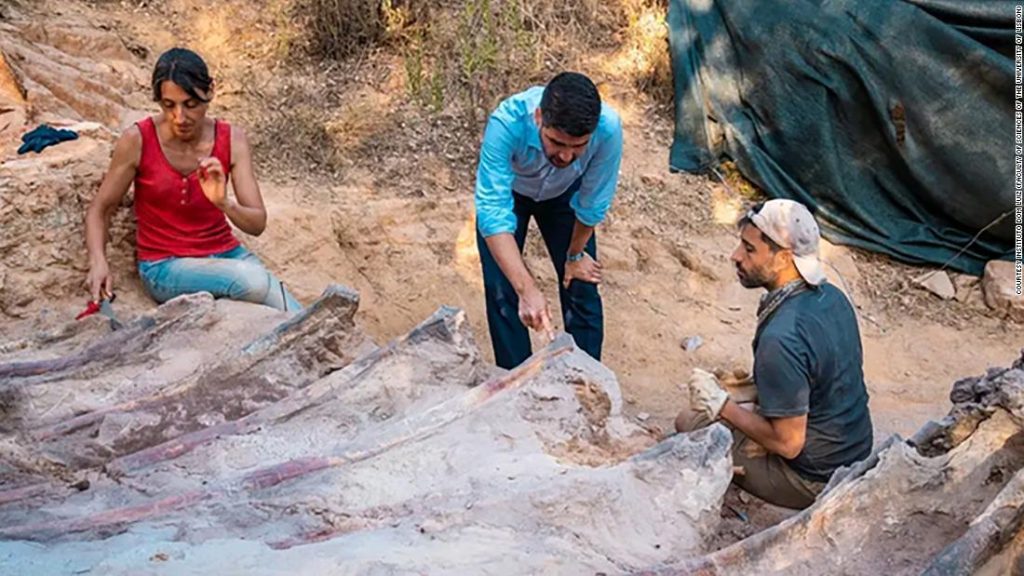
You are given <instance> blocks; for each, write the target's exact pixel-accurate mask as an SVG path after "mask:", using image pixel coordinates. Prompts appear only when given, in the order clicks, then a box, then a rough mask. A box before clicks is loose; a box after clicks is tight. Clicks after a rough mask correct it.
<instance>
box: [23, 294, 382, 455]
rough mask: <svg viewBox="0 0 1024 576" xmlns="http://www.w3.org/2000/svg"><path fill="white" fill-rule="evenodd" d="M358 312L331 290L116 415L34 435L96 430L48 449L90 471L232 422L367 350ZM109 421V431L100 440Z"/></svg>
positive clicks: (352, 298)
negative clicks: (220, 358) (91, 435)
mask: <svg viewBox="0 0 1024 576" xmlns="http://www.w3.org/2000/svg"><path fill="white" fill-rule="evenodd" d="M357 307H358V296H357V295H356V294H355V293H354V292H352V291H350V290H348V289H346V288H344V287H340V286H332V287H329V288H328V289H327V290H326V291H325V292H324V295H323V296H321V298H320V299H319V300H317V302H316V303H314V304H313V305H312V306H311V307H310V308H308V309H306V310H304V311H303V312H302V313H301V314H299V315H297V316H296V317H294V318H292V319H289V320H288V321H286V322H284V323H282V324H281V325H280V326H278V327H277V328H275V329H274V330H273V331H272V332H271V333H269V334H267V335H265V336H262V337H260V338H257V339H256V340H254V341H253V342H251V343H250V344H248V345H247V346H245V347H244V348H243V349H242V351H241V352H240V353H239V354H237V355H235V356H233V357H231V358H229V359H227V360H225V361H222V362H221V363H220V364H218V365H216V366H214V367H212V368H211V369H208V370H205V371H203V372H201V373H200V374H199V375H198V376H197V377H195V378H194V379H191V380H188V381H186V382H184V383H180V384H178V385H176V386H174V387H173V388H172V389H171V390H166V391H161V392H159V393H158V394H155V395H153V396H150V397H148V398H143V399H138V400H133V401H130V402H128V403H126V404H123V405H121V406H119V407H117V408H115V409H110V410H103V411H99V412H97V413H91V414H85V415H82V416H79V417H76V418H73V419H71V420H70V421H66V422H62V423H59V424H57V425H55V426H51V427H48V428H45V429H42V430H39V431H37V432H36V437H37V438H40V439H46V438H54V436H55V435H59V434H67V433H71V432H76V431H80V430H81V429H83V428H87V427H90V426H93V425H96V424H99V425H100V428H99V430H100V436H99V438H98V439H97V440H96V441H92V440H91V439H89V438H87V436H88V434H87V432H88V431H82V432H79V433H78V434H77V435H76V436H74V437H71V438H69V439H67V440H63V441H59V442H54V443H53V444H54V445H53V446H50V447H49V453H51V454H54V455H56V456H57V457H58V458H59V459H64V460H66V461H68V462H69V463H72V464H76V465H79V466H81V465H95V464H97V463H102V462H105V461H106V460H108V459H110V458H111V457H116V456H117V455H123V454H130V453H132V452H135V451H137V450H141V449H144V448H147V447H149V446H153V445H156V444H160V443H163V442H165V441H167V440H169V439H172V438H174V437H177V436H179V435H182V434H187V433H190V432H194V431H196V430H201V429H203V428H205V427H208V426H210V425H214V424H216V423H219V422H225V421H229V422H230V421H233V420H237V419H238V418H241V417H243V416H245V415H246V414H249V413H251V412H253V411H255V410H258V409H259V408H260V407H262V406H266V405H268V404H271V403H273V402H275V401H277V400H280V399H281V398H283V397H285V396H286V395H287V394H289V393H290V392H291V391H293V390H296V389H300V388H302V387H304V386H306V385H307V384H309V383H310V382H312V381H314V380H316V379H318V378H320V377H321V376H323V375H325V374H328V373H330V372H332V371H334V370H337V369H339V368H341V367H343V366H345V365H347V364H348V363H350V362H351V361H352V360H354V359H355V358H356V357H357V356H358V355H360V354H362V353H364V352H366V351H367V350H370V349H372V345H371V344H370V343H369V342H368V340H367V339H366V337H365V336H364V335H363V334H362V332H361V331H359V330H358V329H357V328H356V327H355V324H354V323H353V315H354V314H355V311H356V308H357ZM107 422H110V423H111V424H112V426H108V427H107V428H114V432H113V433H112V434H110V435H107V436H106V437H105V434H104V430H105V428H104V424H105V423H107ZM122 425H123V426H122Z"/></svg>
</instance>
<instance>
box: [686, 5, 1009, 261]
mask: <svg viewBox="0 0 1024 576" xmlns="http://www.w3.org/2000/svg"><path fill="white" fill-rule="evenodd" d="M1014 6H1015V2H1009V1H1005V2H1004V1H985V0H974V1H968V0H877V1H872V2H865V1H864V0H832V1H830V0H803V1H794V0H787V1H782V0H758V1H756V2H752V1H750V0H669V13H668V24H669V38H670V45H671V55H672V72H673V76H674V82H675V94H676V101H675V104H676V126H675V140H674V142H673V144H672V151H671V156H670V165H671V168H672V169H673V170H684V171H688V172H703V171H706V170H708V169H709V168H710V167H713V166H714V165H715V164H716V163H717V161H718V159H719V158H720V157H721V156H723V155H724V156H728V157H730V158H732V159H733V160H734V161H735V162H736V165H737V166H738V167H739V169H740V171H741V172H742V173H743V174H744V176H746V177H747V178H749V179H750V180H751V181H753V182H754V183H755V184H756V185H758V186H759V187H760V188H762V189H763V190H764V191H765V192H767V193H768V194H769V195H770V196H772V197H781V198H791V199H794V200H798V201H800V202H803V203H805V204H807V205H808V206H809V207H810V208H811V209H812V211H813V212H814V213H815V216H816V217H817V219H818V222H819V223H820V224H821V226H822V229H823V233H824V235H825V236H826V238H828V239H830V240H832V241H834V242H837V243H842V244H849V245H854V246H860V247H862V248H867V249H869V250H874V251H879V252H885V253H887V254H890V255H892V256H894V257H896V258H899V259H901V260H904V261H907V262H912V263H930V264H939V265H941V264H944V263H946V262H947V260H949V259H950V258H953V257H954V256H955V255H956V254H957V253H958V252H959V251H960V249H961V248H962V247H963V246H964V245H966V244H967V243H968V242H970V240H971V238H973V237H974V236H975V235H976V234H977V233H978V232H979V231H981V230H982V229H983V228H985V227H986V226H988V225H989V224H991V223H992V222H993V221H995V220H997V219H998V218H1000V216H1002V215H1004V214H1006V213H1007V212H1010V213H1009V214H1007V215H1006V216H1005V217H1003V218H1002V219H1001V220H1000V221H998V222H997V223H996V224H995V225H993V226H991V227H990V228H989V229H988V230H987V231H986V232H985V233H983V234H981V236H980V237H979V238H978V241H977V242H976V243H974V244H973V245H972V246H971V247H970V248H969V249H967V250H966V251H965V252H964V254H962V255H960V256H958V257H956V258H954V259H953V260H952V261H951V262H950V263H949V267H950V268H953V269H955V270H959V271H962V272H968V273H971V274H975V275H977V274H980V273H981V272H982V269H983V267H984V265H985V262H986V261H988V260H992V259H1010V258H1011V256H1012V248H1013V240H1014V234H1013V231H1014V214H1013V213H1012V209H1013V207H1014V181H1013V174H1014V171H1013V162H1014V160H1013V158H1014V149H1013V144H1014V135H1013V132H1014V110H1013V108H1014V104H1013V101H1014V61H1013V54H1014Z"/></svg>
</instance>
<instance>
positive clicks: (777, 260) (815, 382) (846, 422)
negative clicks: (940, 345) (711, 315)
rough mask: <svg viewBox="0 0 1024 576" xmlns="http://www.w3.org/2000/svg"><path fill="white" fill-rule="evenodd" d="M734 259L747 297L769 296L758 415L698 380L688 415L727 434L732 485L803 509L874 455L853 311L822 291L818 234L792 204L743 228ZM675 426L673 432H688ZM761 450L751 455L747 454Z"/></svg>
mask: <svg viewBox="0 0 1024 576" xmlns="http://www.w3.org/2000/svg"><path fill="white" fill-rule="evenodd" d="M739 227H740V245H739V247H738V248H737V249H736V251H735V252H734V253H733V255H732V260H733V262H734V263H735V265H736V274H737V276H738V277H739V280H740V283H741V284H743V286H744V287H746V288H765V289H766V290H768V292H767V293H766V294H765V295H764V296H763V297H762V299H761V304H760V306H759V307H758V318H757V331H756V333H755V335H754V373H753V377H754V385H755V386H756V388H757V402H758V408H757V410H756V412H754V411H750V410H747V409H744V408H742V407H740V406H739V405H738V404H737V403H735V402H734V401H732V400H731V399H730V398H729V395H728V393H727V392H726V391H725V390H724V389H723V388H722V387H721V386H720V385H719V383H718V382H717V380H716V379H715V377H714V376H712V375H711V374H708V373H707V372H704V371H702V370H695V371H694V376H693V377H692V378H691V380H690V382H689V392H690V409H691V410H693V411H694V412H695V413H697V414H698V415H699V418H698V420H699V421H702V422H703V423H707V422H711V421H714V420H717V419H719V418H721V419H722V420H723V421H725V422H726V423H727V424H728V425H729V426H730V427H731V428H733V435H734V443H733V463H734V465H736V466H740V467H742V469H743V470H742V472H743V473H742V475H740V474H739V473H737V476H736V477H735V478H734V480H733V481H734V482H735V483H736V484H737V485H738V486H740V487H741V488H743V489H744V490H747V491H748V492H750V493H752V494H754V495H755V496H758V497H760V498H762V499H764V500H767V501H768V502H772V503H774V504H778V505H780V506H786V507H789V508H806V507H807V506H809V505H811V503H813V502H814V499H815V497H816V496H817V495H818V493H819V492H821V490H822V488H824V486H825V483H826V482H827V481H828V479H829V477H830V476H831V475H832V472H834V471H835V470H836V468H838V467H840V466H846V465H849V464H852V463H853V462H856V461H857V460H861V459H863V458H865V457H867V456H868V454H870V452H871V445H872V440H873V439H872V426H871V415H870V413H869V412H868V394H867V389H866V388H865V386H864V373H863V370H862V364H863V354H862V350H861V343H860V331H859V330H858V328H857V318H856V315H855V314H854V312H853V307H852V306H850V302H849V301H848V300H847V299H846V296H844V295H843V293H842V292H840V291H839V290H838V289H837V288H836V287H834V286H832V285H831V284H829V283H827V282H826V281H825V274H824V272H823V271H822V269H821V263H820V262H819V261H818V254H817V253H818V241H819V232H818V225H817V223H815V221H814V218H813V216H811V213H810V212H809V211H808V210H807V208H806V207H804V206H803V205H802V204H800V203H798V202H794V201H792V200H770V201H768V202H766V203H764V204H763V205H758V206H755V207H754V209H753V210H751V211H750V212H748V213H747V216H746V217H744V218H743V219H742V220H740V223H739ZM683 420H684V419H683V418H682V417H681V419H680V420H678V421H677V427H678V428H683V429H681V430H680V431H685V429H686V428H690V429H692V424H691V425H690V426H688V425H687V424H685V423H684V422H683ZM754 447H760V448H762V450H760V451H759V452H758V451H755V450H753V449H752V448H754Z"/></svg>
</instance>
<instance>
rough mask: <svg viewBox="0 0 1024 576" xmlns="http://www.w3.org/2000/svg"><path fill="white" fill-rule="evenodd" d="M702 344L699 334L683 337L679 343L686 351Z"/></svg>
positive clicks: (702, 340) (690, 350)
mask: <svg viewBox="0 0 1024 576" xmlns="http://www.w3.org/2000/svg"><path fill="white" fill-rule="evenodd" d="M703 344H704V339H703V338H701V337H700V336H688V337H686V338H683V341H682V342H680V343H679V346H681V347H682V349H683V350H686V351H687V352H693V351H694V350H696V349H697V348H700V347H701V346H702V345H703Z"/></svg>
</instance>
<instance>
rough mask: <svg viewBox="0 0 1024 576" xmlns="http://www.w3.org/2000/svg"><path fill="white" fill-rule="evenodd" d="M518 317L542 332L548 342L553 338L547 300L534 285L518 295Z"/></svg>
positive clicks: (553, 332)
mask: <svg viewBox="0 0 1024 576" xmlns="http://www.w3.org/2000/svg"><path fill="white" fill-rule="evenodd" d="M519 319H520V320H522V321H523V324H525V325H526V326H527V327H529V328H532V329H534V330H537V331H540V332H543V333H544V337H545V338H547V339H548V342H550V341H552V340H554V339H555V331H554V329H552V328H551V311H550V310H549V309H548V301H547V299H546V298H544V294H542V293H541V291H540V290H538V289H537V287H536V286H530V287H528V288H527V289H526V290H524V291H523V293H522V294H520V295H519Z"/></svg>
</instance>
